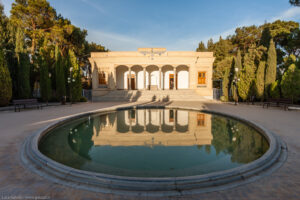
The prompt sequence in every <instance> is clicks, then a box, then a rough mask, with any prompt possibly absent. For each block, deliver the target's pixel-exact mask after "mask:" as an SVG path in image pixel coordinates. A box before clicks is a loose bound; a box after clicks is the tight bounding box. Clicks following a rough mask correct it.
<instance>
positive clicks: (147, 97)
mask: <svg viewBox="0 0 300 200" xmlns="http://www.w3.org/2000/svg"><path fill="white" fill-rule="evenodd" d="M208 100H210V99H209V98H205V97H203V96H200V95H198V94H197V93H196V92H195V91H194V90H191V89H185V90H129V91H128V90H113V91H110V92H108V93H107V94H106V95H103V96H100V95H99V96H98V95H97V96H95V95H94V96H93V101H129V102H135V101H143V102H145V101H163V102H168V101H208Z"/></svg>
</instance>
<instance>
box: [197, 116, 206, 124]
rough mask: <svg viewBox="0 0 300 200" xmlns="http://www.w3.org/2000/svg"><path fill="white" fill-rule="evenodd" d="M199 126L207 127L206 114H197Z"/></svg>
mask: <svg viewBox="0 0 300 200" xmlns="http://www.w3.org/2000/svg"><path fill="white" fill-rule="evenodd" d="M197 125H198V126H204V125H205V115H204V114H197Z"/></svg>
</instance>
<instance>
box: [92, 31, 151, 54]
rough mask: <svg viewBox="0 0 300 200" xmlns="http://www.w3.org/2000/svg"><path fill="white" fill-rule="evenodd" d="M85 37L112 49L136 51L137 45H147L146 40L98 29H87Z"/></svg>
mask: <svg viewBox="0 0 300 200" xmlns="http://www.w3.org/2000/svg"><path fill="white" fill-rule="evenodd" d="M87 39H88V40H89V41H93V42H97V43H100V44H101V45H104V46H105V47H106V48H108V49H110V50H112V51H130V50H132V51H136V50H137V48H139V47H147V46H149V44H147V43H146V42H144V41H142V40H139V39H136V38H134V37H130V36H125V35H121V34H118V33H112V32H103V31H99V30H89V31H88V37H87Z"/></svg>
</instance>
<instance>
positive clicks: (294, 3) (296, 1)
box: [290, 0, 300, 6]
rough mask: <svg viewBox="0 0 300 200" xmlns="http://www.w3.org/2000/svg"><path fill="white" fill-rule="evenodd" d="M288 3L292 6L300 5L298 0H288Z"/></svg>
mask: <svg viewBox="0 0 300 200" xmlns="http://www.w3.org/2000/svg"><path fill="white" fill-rule="evenodd" d="M290 4H291V5H293V6H300V0H290Z"/></svg>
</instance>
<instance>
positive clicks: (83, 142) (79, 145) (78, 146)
mask: <svg viewBox="0 0 300 200" xmlns="http://www.w3.org/2000/svg"><path fill="white" fill-rule="evenodd" d="M101 118H102V116H101V115H100V116H97V117H95V118H91V119H90V120H87V121H85V122H83V123H80V124H78V125H76V126H74V127H73V128H72V130H70V134H69V137H68V141H69V145H70V146H71V148H72V149H73V151H75V152H76V153H77V154H79V155H80V156H82V157H84V158H86V159H88V160H90V159H91V158H90V156H89V151H90V149H91V148H92V146H93V145H94V143H93V141H92V137H93V127H94V126H93V124H94V123H97V122H98V121H100V123H101V121H102V120H101Z"/></svg>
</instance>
